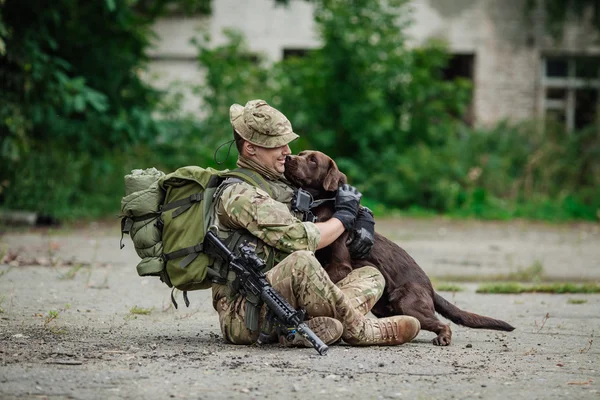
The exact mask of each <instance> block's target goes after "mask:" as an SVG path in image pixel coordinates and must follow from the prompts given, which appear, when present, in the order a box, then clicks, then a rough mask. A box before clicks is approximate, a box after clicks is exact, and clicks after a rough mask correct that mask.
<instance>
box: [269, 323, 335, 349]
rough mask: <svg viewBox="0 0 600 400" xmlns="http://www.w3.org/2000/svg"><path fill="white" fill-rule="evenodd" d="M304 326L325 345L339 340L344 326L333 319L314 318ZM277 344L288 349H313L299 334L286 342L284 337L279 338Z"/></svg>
mask: <svg viewBox="0 0 600 400" xmlns="http://www.w3.org/2000/svg"><path fill="white" fill-rule="evenodd" d="M306 325H307V326H308V327H309V328H310V329H311V330H312V331H313V332H314V333H315V335H317V336H318V337H319V339H321V340H322V341H323V343H325V344H327V345H330V344H332V343H335V342H337V341H338V340H340V338H341V337H342V334H343V333H344V326H343V325H342V323H341V322H340V321H338V320H337V319H334V318H329V317H315V318H313V319H309V320H308V321H306ZM279 343H280V344H282V345H284V346H288V347H313V345H312V344H311V343H310V342H309V341H308V340H306V339H305V338H303V337H302V335H300V334H299V333H296V334H295V335H294V336H293V338H292V340H291V341H290V340H287V338H286V337H285V336H280V337H279Z"/></svg>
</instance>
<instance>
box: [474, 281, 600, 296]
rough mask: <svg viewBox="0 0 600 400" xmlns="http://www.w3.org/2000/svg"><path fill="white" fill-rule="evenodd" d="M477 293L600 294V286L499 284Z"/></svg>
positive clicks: (482, 288)
mask: <svg viewBox="0 0 600 400" xmlns="http://www.w3.org/2000/svg"><path fill="white" fill-rule="evenodd" d="M476 292H477V293H488V294H491V293H498V294H519V293H556V294H564V293H600V285H598V284H596V283H584V284H576V283H571V282H564V283H538V284H533V285H525V284H521V283H518V282H498V283H489V284H484V285H481V286H479V287H478V288H477V291H476Z"/></svg>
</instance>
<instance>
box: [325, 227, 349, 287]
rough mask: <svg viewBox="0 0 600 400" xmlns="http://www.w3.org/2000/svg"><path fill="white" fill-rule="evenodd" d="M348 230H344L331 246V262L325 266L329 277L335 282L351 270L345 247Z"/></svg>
mask: <svg viewBox="0 0 600 400" xmlns="http://www.w3.org/2000/svg"><path fill="white" fill-rule="evenodd" d="M347 238H348V232H344V233H343V234H342V235H341V236H340V237H338V238H337V239H336V240H335V242H333V243H332V244H331V245H330V246H331V262H330V263H329V264H328V265H327V267H325V271H327V275H329V279H331V281H332V282H333V283H337V282H339V281H341V280H342V279H344V278H345V277H346V276H348V274H349V273H350V272H352V265H351V258H350V252H349V251H348V248H347V247H346V239H347Z"/></svg>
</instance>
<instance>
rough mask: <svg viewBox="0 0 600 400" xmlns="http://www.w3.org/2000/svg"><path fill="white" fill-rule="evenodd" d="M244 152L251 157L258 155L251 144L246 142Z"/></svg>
mask: <svg viewBox="0 0 600 400" xmlns="http://www.w3.org/2000/svg"><path fill="white" fill-rule="evenodd" d="M244 151H245V152H246V153H248V155H251V156H253V155H255V154H256V148H255V147H254V145H253V144H252V143H250V142H244Z"/></svg>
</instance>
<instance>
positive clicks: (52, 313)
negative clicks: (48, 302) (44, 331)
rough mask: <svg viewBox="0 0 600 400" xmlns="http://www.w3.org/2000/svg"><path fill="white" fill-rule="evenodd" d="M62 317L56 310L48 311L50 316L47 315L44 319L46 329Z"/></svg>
mask: <svg viewBox="0 0 600 400" xmlns="http://www.w3.org/2000/svg"><path fill="white" fill-rule="evenodd" d="M59 315H60V313H59V312H58V311H56V310H50V311H48V315H46V316H45V317H44V328H45V327H47V326H48V324H50V322H52V321H54V320H55V319H56V318H58V316H59Z"/></svg>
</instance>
